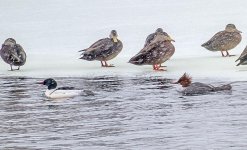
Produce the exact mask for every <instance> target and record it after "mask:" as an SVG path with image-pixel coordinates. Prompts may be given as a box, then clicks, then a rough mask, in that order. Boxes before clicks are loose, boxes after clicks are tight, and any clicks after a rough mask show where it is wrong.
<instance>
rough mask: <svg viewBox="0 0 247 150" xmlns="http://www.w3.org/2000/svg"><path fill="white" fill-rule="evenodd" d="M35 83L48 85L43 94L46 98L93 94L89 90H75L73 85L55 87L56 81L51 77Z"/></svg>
mask: <svg viewBox="0 0 247 150" xmlns="http://www.w3.org/2000/svg"><path fill="white" fill-rule="evenodd" d="M37 84H43V85H46V86H47V87H48V89H47V90H46V92H45V95H46V96H47V97H48V98H52V99H59V98H73V97H76V96H83V95H93V92H91V91H83V90H76V89H75V88H74V87H59V88H57V82H56V81H55V80H54V79H52V78H49V79H46V80H44V81H43V82H38V83H37Z"/></svg>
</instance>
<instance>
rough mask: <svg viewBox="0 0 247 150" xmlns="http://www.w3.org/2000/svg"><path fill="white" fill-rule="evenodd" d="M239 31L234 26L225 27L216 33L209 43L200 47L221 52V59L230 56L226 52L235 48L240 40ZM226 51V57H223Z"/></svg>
mask: <svg viewBox="0 0 247 150" xmlns="http://www.w3.org/2000/svg"><path fill="white" fill-rule="evenodd" d="M240 33H242V32H241V31H239V30H238V29H237V28H236V26H235V25H234V24H228V25H226V28H225V30H224V31H220V32H218V33H216V34H215V35H214V36H213V37H212V38H211V39H210V40H209V41H207V42H206V43H204V44H202V47H204V48H206V49H208V50H210V51H213V52H215V51H221V55H222V57H226V56H232V55H229V53H228V51H229V50H231V49H233V48H235V47H236V46H237V45H238V44H239V43H240V42H241V40H242V36H241V34H240ZM224 51H226V55H224V53H223V52H224Z"/></svg>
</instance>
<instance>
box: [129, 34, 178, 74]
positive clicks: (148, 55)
mask: <svg viewBox="0 0 247 150" xmlns="http://www.w3.org/2000/svg"><path fill="white" fill-rule="evenodd" d="M171 41H173V42H174V40H173V39H171V37H169V36H167V35H164V34H163V32H158V33H157V35H156V36H155V38H154V39H153V40H152V41H151V42H150V44H148V45H147V46H146V47H144V48H143V49H142V50H141V51H140V52H139V53H138V54H136V55H135V56H134V57H132V58H131V59H130V60H129V63H131V64H134V65H152V66H153V70H156V71H165V70H164V69H162V68H160V64H162V63H164V62H165V61H167V60H169V59H170V58H171V56H172V55H173V54H174V52H175V47H174V46H173V44H172V43H171Z"/></svg>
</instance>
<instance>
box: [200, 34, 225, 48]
mask: <svg viewBox="0 0 247 150" xmlns="http://www.w3.org/2000/svg"><path fill="white" fill-rule="evenodd" d="M223 33H224V31H220V32H218V33H216V34H215V35H214V36H213V37H212V38H211V39H210V40H208V41H207V42H205V43H203V44H202V45H201V46H202V47H208V46H210V45H211V44H213V43H215V41H218V40H219V39H220V38H222V37H223Z"/></svg>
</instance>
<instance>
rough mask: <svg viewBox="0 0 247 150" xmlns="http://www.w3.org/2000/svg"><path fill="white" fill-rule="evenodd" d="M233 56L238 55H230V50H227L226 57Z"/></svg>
mask: <svg viewBox="0 0 247 150" xmlns="http://www.w3.org/2000/svg"><path fill="white" fill-rule="evenodd" d="M232 56H236V55H230V54H229V52H228V51H226V57H232Z"/></svg>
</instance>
